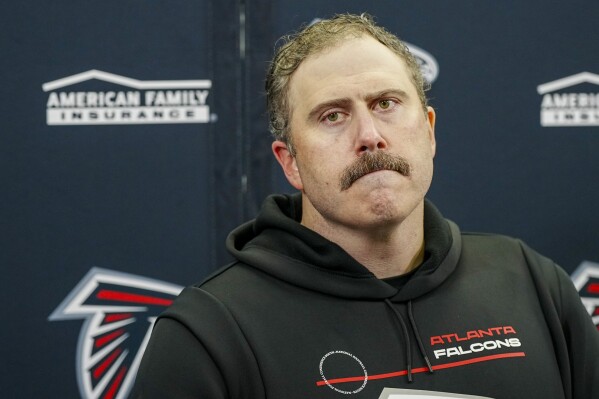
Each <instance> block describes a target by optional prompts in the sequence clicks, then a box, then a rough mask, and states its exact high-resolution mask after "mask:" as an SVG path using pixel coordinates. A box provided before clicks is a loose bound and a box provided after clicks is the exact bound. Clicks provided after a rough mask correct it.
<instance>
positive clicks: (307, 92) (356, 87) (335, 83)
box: [288, 36, 418, 115]
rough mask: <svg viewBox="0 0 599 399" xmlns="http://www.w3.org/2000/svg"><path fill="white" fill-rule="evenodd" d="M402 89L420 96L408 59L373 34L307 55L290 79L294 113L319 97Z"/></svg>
mask: <svg viewBox="0 0 599 399" xmlns="http://www.w3.org/2000/svg"><path fill="white" fill-rule="evenodd" d="M387 89H389V90H391V89H394V90H402V91H405V92H406V93H408V95H409V97H416V98H417V96H418V94H417V91H416V88H415V86H414V84H413V83H412V81H411V79H410V75H409V72H408V69H407V66H406V64H405V62H404V61H403V60H402V59H401V58H400V57H399V56H398V55H397V54H396V53H394V52H393V51H392V50H390V49H389V48H387V47H386V46H385V45H383V44H381V43H380V42H378V41H377V40H376V39H374V38H372V37H370V36H362V37H358V38H348V39H346V40H344V41H342V42H340V43H338V44H336V45H335V46H333V47H331V48H328V49H326V50H323V51H321V52H319V53H316V54H312V55H310V56H309V57H307V58H306V59H305V60H304V61H303V62H302V64H300V66H299V67H298V69H297V70H296V71H295V72H294V74H293V75H292V77H291V80H290V82H289V93H288V95H289V97H288V98H289V106H290V109H291V112H292V115H293V114H295V112H296V111H301V110H302V109H303V108H305V107H309V106H310V105H311V104H313V103H315V102H319V101H323V100H324V101H326V100H333V99H335V98H341V97H344V98H345V97H355V98H358V97H360V96H367V95H368V94H370V93H372V92H379V91H384V90H387Z"/></svg>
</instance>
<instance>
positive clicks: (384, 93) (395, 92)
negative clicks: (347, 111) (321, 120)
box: [308, 89, 409, 120]
mask: <svg viewBox="0 0 599 399" xmlns="http://www.w3.org/2000/svg"><path fill="white" fill-rule="evenodd" d="M388 96H395V97H398V98H399V99H400V100H405V99H406V98H408V97H409V96H408V93H406V92H405V91H404V90H401V89H385V90H381V91H378V92H375V93H370V94H367V95H366V96H365V97H364V98H365V100H366V102H371V101H373V100H375V99H377V98H381V97H388ZM351 103H352V100H351V99H350V98H336V99H334V100H330V101H325V102H323V103H320V104H317V105H316V106H315V107H314V108H312V110H311V111H310V112H309V113H308V120H313V119H315V118H316V117H318V116H320V114H321V113H323V112H324V110H326V109H328V108H348V107H349V106H350V105H351Z"/></svg>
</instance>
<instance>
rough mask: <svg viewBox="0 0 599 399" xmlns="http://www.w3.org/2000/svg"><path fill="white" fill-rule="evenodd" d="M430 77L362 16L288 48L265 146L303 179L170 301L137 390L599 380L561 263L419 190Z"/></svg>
mask: <svg viewBox="0 0 599 399" xmlns="http://www.w3.org/2000/svg"><path fill="white" fill-rule="evenodd" d="M424 90H425V85H424V83H423V79H422V75H421V74H420V71H419V69H418V64H417V63H416V61H415V60H414V58H413V57H412V56H411V55H410V54H409V52H408V50H407V49H406V47H405V46H404V45H403V44H402V43H401V42H400V41H399V39H397V38H396V37H395V36H394V35H392V34H390V33H388V32H387V31H385V30H384V29H383V28H381V27H378V26H376V25H374V23H373V22H372V20H371V19H370V17H368V16H365V15H362V16H354V15H340V16H336V17H334V18H332V19H331V20H324V21H321V22H318V23H316V24H314V25H312V26H310V27H308V28H306V29H304V30H303V31H301V32H299V33H298V34H296V35H294V36H292V37H291V38H290V39H289V40H288V42H287V43H286V44H285V45H284V46H282V47H281V48H280V49H279V50H278V52H277V54H276V56H275V58H274V60H273V62H272V65H271V68H270V71H269V74H268V77H267V95H268V106H269V111H270V112H271V129H272V130H273V133H274V135H275V138H276V141H275V142H274V143H273V145H272V150H273V152H274V155H275V157H276V159H277V160H278V162H279V163H280V164H281V167H282V168H283V171H284V172H285V175H286V176H287V179H288V180H289V182H290V183H291V184H292V185H293V187H295V188H296V189H297V190H298V191H299V192H300V193H299V194H296V195H291V196H285V195H277V196H272V197H269V198H268V199H267V200H266V201H265V203H264V205H263V208H262V210H261V212H260V214H259V215H258V216H257V218H256V219H255V220H253V221H251V222H249V223H246V224H244V225H242V226H240V227H239V228H237V229H236V230H234V231H233V232H232V233H231V235H230V236H229V238H228V241H227V246H228V249H229V250H230V251H231V253H232V254H233V255H234V256H235V258H236V259H237V261H236V262H234V263H233V264H231V265H229V266H227V267H225V268H223V269H221V270H219V271H218V272H216V273H215V274H213V275H212V276H210V277H209V278H207V279H206V280H205V281H204V282H203V283H201V284H199V285H196V286H193V287H189V288H187V289H186V290H184V291H183V293H182V294H181V296H180V297H179V298H178V299H177V301H176V302H175V304H173V305H172V307H171V308H169V309H168V310H167V311H166V312H165V313H164V314H163V315H162V316H161V318H160V319H159V320H158V321H157V323H156V326H155V329H154V331H153V335H152V338H151V340H150V343H149V345H148V348H147V350H146V353H145V356H144V359H143V361H142V364H141V366H140V370H139V374H138V379H137V383H136V386H135V388H134V394H133V396H134V397H144V398H154V397H156V398H158V397H160V398H163V397H168V398H179V397H185V398H188V397H189V398H196V397H197V398H210V399H224V398H230V399H237V398H252V399H257V398H275V399H280V398H311V399H312V398H343V397H356V398H396V399H397V398H414V397H424V398H432V397H452V398H466V397H468V398H471V397H488V398H539V399H540V398H543V399H548V398H576V399H583V398H585V399H589V398H597V397H599V366H598V362H599V334H598V332H597V330H596V329H595V327H594V326H593V324H592V322H591V320H590V318H589V316H588V314H587V313H586V311H585V310H584V308H583V307H582V305H581V301H580V299H579V298H578V294H577V292H576V290H575V289H574V288H573V286H572V283H571V282H570V280H569V278H568V276H567V275H566V274H565V273H564V272H563V271H562V270H561V269H559V268H558V267H557V266H556V265H554V264H553V262H551V261H550V260H548V259H546V258H544V257H542V256H541V255H539V254H537V253H535V252H534V251H532V250H531V249H530V248H528V247H527V246H526V245H525V244H523V243H522V242H520V241H518V240H515V239H512V238H508V237H502V236H495V235H476V234H463V233H460V231H459V228H458V227H457V226H456V225H455V224H454V223H452V222H449V221H447V220H446V219H444V218H443V217H442V216H441V214H440V213H439V211H437V210H436V208H435V207H434V206H433V205H432V204H431V203H430V202H428V201H426V200H425V199H424V197H425V194H426V192H427V190H428V188H429V185H430V182H431V179H432V174H433V157H434V155H435V129H434V128H435V112H434V110H433V109H432V108H431V107H429V106H427V103H426V98H425V95H424ZM417 395H420V396H417Z"/></svg>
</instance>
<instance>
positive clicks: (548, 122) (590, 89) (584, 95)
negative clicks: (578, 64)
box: [537, 72, 599, 127]
mask: <svg viewBox="0 0 599 399" xmlns="http://www.w3.org/2000/svg"><path fill="white" fill-rule="evenodd" d="M579 85H580V87H579V88H578V89H575V88H574V86H579ZM582 85H584V87H583V86H582ZM593 85H595V86H593ZM597 85H599V75H597V74H594V73H591V72H581V73H578V74H576V75H572V76H568V77H565V78H562V79H558V80H554V81H552V82H548V83H544V84H542V85H539V86H538V87H537V92H538V93H539V94H540V95H542V96H543V100H542V102H541V126H547V127H549V126H599V87H596V86H597Z"/></svg>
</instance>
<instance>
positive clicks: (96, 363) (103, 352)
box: [48, 268, 183, 399]
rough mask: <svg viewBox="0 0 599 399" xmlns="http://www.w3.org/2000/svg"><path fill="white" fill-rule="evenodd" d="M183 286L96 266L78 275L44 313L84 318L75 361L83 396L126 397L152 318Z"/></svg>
mask: <svg viewBox="0 0 599 399" xmlns="http://www.w3.org/2000/svg"><path fill="white" fill-rule="evenodd" d="M182 288H183V287H180V286H178V285H175V284H170V283H167V282H164V281H160V280H153V279H149V278H146V277H142V276H136V275H133V274H128V273H122V272H117V271H113V270H107V269H100V268H92V269H91V270H90V271H89V272H88V273H87V275H86V276H85V277H83V279H82V280H81V281H80V282H79V284H77V286H76V287H75V288H73V290H72V291H71V292H70V294H68V295H67V297H66V298H65V299H64V300H63V301H62V303H61V304H60V305H59V306H58V307H57V308H56V310H55V311H54V312H53V313H52V314H51V315H50V317H48V320H49V321H62V320H83V326H82V327H81V330H80V333H79V341H78V342H77V356H76V361H75V363H76V366H75V368H76V374H77V381H78V383H79V392H80V394H81V397H82V398H84V399H124V398H127V395H128V394H129V391H130V390H131V388H132V386H133V382H134V381H135V375H136V373H137V370H138V368H139V364H140V362H141V358H142V355H143V353H144V351H145V348H146V346H147V344H148V341H149V339H150V332H151V331H152V326H153V325H154V322H155V321H156V317H157V316H158V315H159V314H160V313H161V312H162V311H164V309H166V307H168V306H169V305H170V304H171V303H172V302H173V300H174V299H175V297H176V296H177V295H178V294H179V292H181V289H182ZM69 328H70V327H69Z"/></svg>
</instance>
